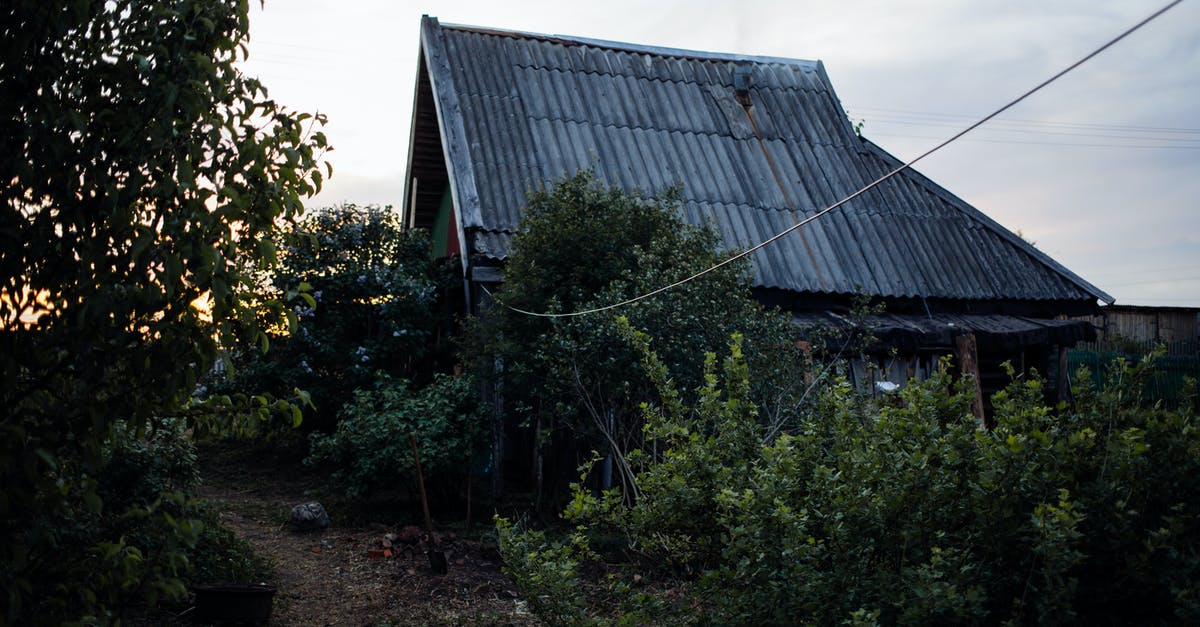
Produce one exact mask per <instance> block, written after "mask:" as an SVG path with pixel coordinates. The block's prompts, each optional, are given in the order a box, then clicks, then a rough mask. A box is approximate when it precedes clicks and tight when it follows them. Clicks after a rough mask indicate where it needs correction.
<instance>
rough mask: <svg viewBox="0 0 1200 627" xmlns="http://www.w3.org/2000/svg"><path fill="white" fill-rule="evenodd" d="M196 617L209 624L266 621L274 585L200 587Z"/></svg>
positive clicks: (234, 584) (218, 584)
mask: <svg viewBox="0 0 1200 627" xmlns="http://www.w3.org/2000/svg"><path fill="white" fill-rule="evenodd" d="M192 589H193V591H195V593H196V614H198V615H199V616H200V617H201V618H203V619H206V620H212V621H238V622H260V621H261V622H266V621H267V620H269V619H270V618H271V606H272V603H273V602H274V599H275V586H269V585H267V584H265V583H216V584H200V585H197V586H195V587H193V588H192Z"/></svg>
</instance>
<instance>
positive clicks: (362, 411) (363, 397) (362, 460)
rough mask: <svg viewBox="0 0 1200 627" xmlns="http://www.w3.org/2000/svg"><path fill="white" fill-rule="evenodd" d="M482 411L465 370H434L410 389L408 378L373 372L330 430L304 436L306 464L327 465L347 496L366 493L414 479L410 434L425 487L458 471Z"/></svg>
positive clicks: (476, 435)
mask: <svg viewBox="0 0 1200 627" xmlns="http://www.w3.org/2000/svg"><path fill="white" fill-rule="evenodd" d="M483 418H484V412H483V408H482V407H481V405H480V403H479V398H478V392H477V386H476V384H475V383H474V380H473V379H472V378H471V377H466V376H461V377H453V376H449V375H440V374H439V375H436V376H435V377H434V380H433V382H432V383H430V384H429V385H427V386H425V387H424V388H421V389H413V388H412V387H411V385H410V384H409V382H408V381H405V380H402V379H392V378H390V377H387V376H385V375H381V376H379V378H378V379H377V380H376V382H375V385H374V387H372V388H370V389H364V390H358V391H356V392H355V393H354V398H353V400H351V401H350V402H349V403H347V404H346V406H345V407H343V408H342V412H341V414H340V416H339V422H338V427H337V430H336V431H335V432H334V433H332V434H330V435H322V434H317V433H314V434H312V435H311V436H310V438H311V445H312V452H311V454H310V455H309V457H308V458H307V459H306V460H305V463H306V464H308V465H312V466H325V467H329V468H332V469H333V472H332V475H331V477H332V479H333V480H334V482H335V483H337V484H339V485H340V486H341V487H343V488H345V490H346V491H347V492H348V493H349V494H350V495H351V496H366V495H369V494H371V493H372V492H375V491H378V490H380V489H383V488H387V487H395V486H396V484H397V483H398V482H405V481H406V480H408V482H409V485H415V479H416V472H415V470H414V467H413V457H412V445H411V443H410V440H409V434H415V435H416V438H417V447H418V449H419V451H420V454H421V469H422V471H423V472H424V474H425V477H426V481H427V483H429V484H430V485H432V486H435V487H436V486H438V485H439V483H440V484H441V485H446V484H447V483H452V484H453V485H458V483H457V482H458V481H461V480H462V477H463V476H464V473H463V471H462V470H463V468H465V467H466V464H467V462H468V461H469V460H470V459H471V455H472V451H473V450H474V449H475V448H476V447H478V446H479V445H480V444H481V443H482V437H481V431H480V429H481V428H482V425H483Z"/></svg>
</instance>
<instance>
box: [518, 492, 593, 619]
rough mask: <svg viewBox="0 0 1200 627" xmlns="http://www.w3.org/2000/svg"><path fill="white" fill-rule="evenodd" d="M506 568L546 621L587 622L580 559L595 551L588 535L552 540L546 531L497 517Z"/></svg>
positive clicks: (522, 592)
mask: <svg viewBox="0 0 1200 627" xmlns="http://www.w3.org/2000/svg"><path fill="white" fill-rule="evenodd" d="M495 522H496V532H497V534H498V536H499V541H500V557H501V558H502V559H503V560H504V567H503V571H504V573H505V574H506V575H509V576H510V577H512V578H513V581H514V582H515V583H516V584H517V589H519V590H520V591H521V594H522V595H523V596H524V598H525V599H526V600H527V601H528V602H529V604H530V605H531V606H532V609H533V611H534V612H536V613H537V615H538V617H539V618H541V619H542V620H544V621H546V622H547V623H550V624H551V625H585V624H591V623H593V622H595V621H592V620H591V619H590V617H589V616H588V609H587V605H586V603H585V599H584V598H583V596H582V595H581V594H580V587H581V585H582V583H581V581H580V578H579V563H580V560H581V559H583V558H584V557H586V556H587V555H589V554H590V553H591V551H590V549H589V548H588V545H587V538H586V537H584V535H583V534H581V533H574V534H571V536H570V537H569V538H568V539H567V541H565V542H557V543H556V542H550V541H548V540H547V539H546V534H545V532H544V531H537V530H532V529H522V528H520V527H519V526H515V525H513V524H512V522H510V521H509V520H507V519H504V518H501V517H499V516H497V517H496V519H495Z"/></svg>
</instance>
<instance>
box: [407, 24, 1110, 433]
mask: <svg viewBox="0 0 1200 627" xmlns="http://www.w3.org/2000/svg"><path fill="white" fill-rule="evenodd" d="M417 77H418V78H417V83H416V92H415V105H414V112H413V119H412V135H411V137H412V139H411V143H410V145H409V161H408V163H409V166H408V173H407V178H406V194H405V196H406V198H405V201H406V202H405V206H404V211H405V219H406V220H407V223H408V224H409V225H410V226H414V227H424V228H429V229H432V230H433V232H434V235H435V239H436V243H435V249H436V252H437V253H438V254H446V255H458V256H459V258H460V259H461V262H462V271H463V280H464V288H465V296H466V300H467V307H468V308H469V309H470V310H472V311H476V310H478V308H479V307H480V306H481V305H480V303H481V300H485V299H487V292H485V291H484V290H483V289H482V288H484V287H488V288H491V287H494V286H493V284H497V283H499V282H501V281H502V280H503V269H504V261H505V258H506V255H507V251H508V247H509V243H510V242H511V240H512V237H513V233H514V232H515V231H516V229H517V225H518V221H519V220H520V217H521V208H522V206H523V205H524V201H525V197H526V190H528V189H531V188H540V187H542V186H544V185H546V184H547V182H548V181H552V180H555V179H560V178H562V177H564V176H567V175H571V174H574V173H575V172H576V171H578V170H580V169H584V168H592V169H593V170H594V171H595V173H596V174H597V176H598V177H599V178H600V179H601V180H603V181H605V182H606V183H608V184H610V185H615V186H619V187H623V188H625V189H628V190H641V191H642V192H643V193H654V192H656V191H658V190H663V189H665V188H667V187H668V186H671V185H673V184H676V183H681V184H682V207H681V210H682V212H683V215H684V218H685V219H686V220H687V221H688V222H690V223H693V224H700V223H703V222H709V223H711V224H713V225H714V226H715V227H716V228H717V229H718V230H719V232H720V234H721V236H722V238H723V241H724V244H725V245H726V246H728V247H730V248H745V247H749V246H752V245H755V244H757V243H759V242H762V241H764V240H766V239H767V238H769V237H771V236H772V235H774V234H776V233H779V232H780V231H783V230H784V229H786V228H788V227H789V226H792V225H794V224H795V223H796V221H798V220H802V219H804V218H805V217H808V216H811V215H813V214H814V213H816V212H817V211H819V210H821V209H823V208H825V207H826V206H828V205H831V204H833V203H835V202H837V201H839V200H841V199H842V198H844V197H846V196H848V195H849V194H851V193H853V192H855V191H856V190H858V189H860V188H861V187H863V186H864V185H866V184H867V183H869V182H871V181H873V180H875V179H876V178H878V177H880V176H882V175H884V174H886V173H887V172H889V171H891V170H892V169H894V168H896V167H897V166H899V165H901V164H900V162H899V161H898V160H897V159H896V158H894V157H893V156H892V155H890V154H888V153H887V152H886V151H884V150H883V149H881V148H880V147H879V146H877V145H875V144H874V143H872V142H871V141H870V140H868V139H866V138H864V137H861V136H860V135H859V134H858V133H856V131H855V129H854V127H853V126H852V124H851V123H850V121H849V120H848V118H847V116H846V113H845V112H844V110H843V109H842V106H841V104H840V103H839V102H838V99H837V96H836V94H835V93H834V91H833V87H832V84H831V82H830V79H829V76H828V75H827V74H826V72H825V68H824V66H823V65H822V63H821V62H819V61H802V60H796V59H784V58H774V57H758V56H743V55H736V54H721V53H712V52H699V51H690V50H676V49H667V48H657V47H651V46H641V45H634V44H626V43H616V42H610V41H597V40H592V39H583V38H578V37H563V36H558V35H540V34H535V33H525V32H512V31H503V30H495V29H489V28H477V27H472V26H457V25H455V26H451V25H447V24H441V23H439V22H438V20H437V19H436V18H431V17H424V18H422V21H421V46H420V54H419V58H418V72H417ZM751 265H752V267H753V271H754V280H755V293H756V295H757V296H758V298H760V299H761V300H762V301H763V302H764V303H767V304H771V305H778V306H780V307H782V308H784V309H786V310H788V311H791V312H793V314H794V316H795V320H796V323H797V324H798V325H799V326H801V327H805V328H811V327H815V326H832V327H835V328H838V327H844V326H845V325H847V324H848V322H847V318H846V315H845V314H846V312H847V311H848V310H849V309H850V304H851V302H852V300H853V298H854V296H855V294H858V293H866V294H869V295H871V296H874V297H876V298H878V299H881V300H882V301H883V302H884V303H885V304H886V307H887V310H886V313H884V314H882V315H879V316H873V317H871V318H870V319H869V320H868V322H869V323H870V324H871V325H872V326H873V327H874V328H875V330H876V333H875V335H876V336H877V337H878V338H879V339H880V342H879V343H878V344H876V345H875V346H873V347H872V348H871V353H872V356H871V357H869V358H868V359H867V360H865V361H864V362H862V363H860V364H859V367H858V368H857V369H856V370H855V374H856V376H857V377H858V378H859V379H861V380H862V381H861V382H862V383H863V384H864V387H871V388H873V387H874V386H873V385H871V384H872V383H873V382H874V381H875V380H876V379H878V378H880V377H886V378H889V379H890V380H893V381H904V380H907V377H908V376H910V375H916V376H920V375H921V374H923V373H924V372H927V371H928V370H929V369H931V368H933V367H936V363H937V357H938V356H940V355H942V354H945V353H946V352H951V351H953V352H957V353H958V354H959V357H960V361H964V362H971V363H968V364H967V365H968V367H969V368H970V369H971V370H972V371H974V372H976V373H977V374H979V375H980V376H978V377H977V378H976V379H977V380H981V381H982V382H983V384H984V388H985V389H986V388H988V387H995V386H996V385H997V384H998V383H997V379H996V375H997V373H999V372H1001V370H1000V368H999V364H1000V362H1002V361H1006V360H1007V361H1011V362H1012V363H1014V364H1016V365H1018V367H1021V368H1023V367H1025V366H1029V365H1038V366H1041V367H1042V368H1043V371H1045V370H1050V371H1053V370H1054V369H1055V368H1056V367H1057V366H1058V364H1059V363H1060V362H1061V359H1063V358H1064V357H1063V355H1065V350H1063V349H1064V348H1065V347H1069V346H1072V345H1074V344H1075V343H1076V342H1077V341H1080V340H1084V339H1089V338H1091V337H1092V334H1093V330H1092V327H1091V325H1089V324H1087V323H1086V322H1083V321H1079V320H1069V319H1065V317H1066V316H1070V315H1086V314H1090V313H1092V312H1093V311H1094V310H1095V308H1096V304H1097V300H1098V299H1099V300H1101V301H1105V302H1109V303H1111V302H1112V301H1113V299H1112V297H1110V296H1109V295H1108V294H1105V293H1104V292H1103V291H1101V290H1100V289H1098V288H1096V287H1095V286H1094V285H1092V284H1090V283H1088V282H1087V281H1085V280H1083V279H1082V278H1080V277H1079V276H1078V275H1076V274H1074V273H1073V272H1071V271H1070V270H1068V269H1067V268H1065V267H1063V266H1062V265H1061V264H1059V263H1057V262H1056V261H1054V260H1053V259H1051V258H1050V257H1049V256H1047V255H1046V254H1044V253H1042V252H1041V251H1039V250H1038V249H1036V248H1034V247H1033V246H1032V245H1030V244H1029V243H1027V242H1025V241H1024V240H1022V239H1021V238H1020V237H1018V236H1017V235H1015V234H1013V233H1011V232H1010V231H1008V230H1007V229H1005V228H1004V227H1002V226H1000V225H999V224H998V223H996V222H995V221H993V220H992V219H990V218H988V217H987V216H986V215H984V214H983V213H981V212H980V211H978V210H976V209H975V208H974V207H972V206H970V205H969V204H967V203H966V202H964V201H963V200H962V199H960V198H958V197H956V196H954V195H953V194H951V193H950V192H948V191H947V190H945V189H943V188H942V187H940V186H939V185H937V184H936V183H934V182H933V181H931V180H929V179H927V178H926V177H924V176H922V175H921V174H919V173H917V172H915V171H912V170H907V171H905V172H903V173H902V174H900V175H898V176H896V177H893V178H892V179H890V180H888V181H886V182H885V183H883V184H881V185H879V186H878V187H876V188H874V189H873V190H871V191H869V192H867V193H866V194H863V195H862V196H859V197H858V198H856V199H855V200H853V201H851V202H849V203H847V204H846V205H844V206H842V207H840V208H839V209H837V210H835V211H833V212H831V213H830V214H828V215H826V216H824V217H823V218H821V219H819V220H816V221H814V222H813V223H811V224H809V225H807V226H805V227H804V228H802V229H800V230H798V231H796V232H794V233H792V234H789V235H788V236H786V237H784V238H782V239H781V240H779V241H778V242H776V243H774V244H772V245H771V246H768V247H766V248H763V249H762V250H759V251H758V252H756V253H754V254H753V255H752V256H751ZM491 291H494V290H491ZM893 348H894V349H896V350H895V351H893V350H891V349H893ZM982 411H983V409H982V406H981V407H979V413H980V415H981V416H982Z"/></svg>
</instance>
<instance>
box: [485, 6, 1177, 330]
mask: <svg viewBox="0 0 1200 627" xmlns="http://www.w3.org/2000/svg"><path fill="white" fill-rule="evenodd" d="M1180 2H1183V0H1173V1H1172V2H1169V3H1167V5H1166V6H1164V7H1162V8H1161V9H1159V10H1157V11H1155V12H1154V13H1152V14H1150V15H1149V16H1148V17H1146V18H1145V19H1143V20H1141V21H1140V22H1138V23H1136V24H1134V25H1133V26H1131V27H1129V28H1128V29H1126V30H1125V31H1124V32H1122V33H1121V34H1119V35H1117V36H1116V37H1113V38H1112V39H1110V40H1108V42H1106V43H1104V44H1103V45H1101V46H1100V47H1098V48H1096V49H1095V50H1093V51H1091V52H1089V53H1088V54H1087V55H1085V56H1084V57H1083V58H1081V59H1079V60H1078V61H1076V62H1074V63H1072V64H1071V65H1068V66H1067V67H1065V68H1063V69H1062V70H1059V71H1058V72H1057V73H1056V74H1054V75H1053V76H1051V77H1050V78H1047V79H1046V80H1044V81H1042V82H1041V83H1038V84H1037V85H1035V86H1034V87H1033V88H1031V89H1029V90H1028V91H1026V92H1025V93H1023V94H1021V95H1020V96H1017V97H1016V98H1014V99H1012V100H1010V101H1009V102H1008V104H1005V105H1004V106H1002V107H1000V108H999V109H996V110H995V111H993V112H991V113H989V114H988V115H986V116H984V117H983V118H980V119H979V120H977V121H976V122H974V123H972V124H971V125H970V126H968V127H966V128H964V129H963V130H961V131H959V132H957V133H955V134H954V135H952V136H950V138H949V139H946V140H943V141H942V142H941V143H939V144H937V145H936V146H934V147H933V148H930V149H929V150H926V151H925V152H923V153H921V154H920V155H918V156H917V157H916V158H914V159H912V160H911V161H909V162H907V163H905V164H903V165H901V166H899V167H897V168H895V169H894V170H892V171H890V172H888V173H887V174H884V175H883V176H881V177H879V178H877V179H875V180H874V181H872V182H871V183H869V184H868V185H866V186H864V187H862V188H860V189H859V190H858V191H856V192H854V193H853V194H850V195H849V196H846V197H845V198H843V199H841V200H839V201H837V202H836V203H834V204H832V205H829V206H828V207H826V208H824V209H822V210H820V211H818V212H817V213H814V214H813V215H811V216H809V217H807V218H805V219H803V220H800V221H798V222H796V224H794V225H792V226H790V227H788V228H786V229H784V230H782V231H780V232H779V233H776V234H775V235H772V236H771V237H770V238H768V239H766V240H764V241H762V242H760V243H758V244H755V245H754V246H751V247H750V248H747V249H746V250H743V251H742V252H740V253H737V254H736V255H733V256H731V257H729V258H727V259H725V260H724V261H721V262H718V263H716V264H714V265H712V266H709V267H708V268H705V269H704V270H701V271H700V272H697V273H695V274H693V275H691V276H688V277H686V278H683V279H680V280H678V281H675V282H674V283H671V284H668V285H664V286H662V287H660V288H658V289H655V290H651V291H649V292H646V293H644V294H640V295H638V296H634V297H632V298H627V299H625V300H622V301H620V302H616V303H612V304H610V305H604V306H601V307H592V308H590V309H583V310H580V311H572V312H567V313H548V312H538V311H528V310H526V309H521V308H519V307H513V306H512V305H507V304H505V303H504V302H503V301H501V300H499V299H497V302H499V303H500V304H501V305H503V306H504V307H506V308H508V309H511V310H512V311H515V312H517V313H520V314H525V315H527V316H535V317H539V318H574V317H578V316H585V315H588V314H593V313H600V312H604V311H610V310H613V309H617V308H620V307H625V306H628V305H632V304H633V303H636V302H638V301H641V300H645V299H647V298H651V297H653V296H657V295H659V294H662V293H663V292H666V291H669V290H672V289H675V288H677V287H679V286H681V285H685V284H687V283H690V282H692V281H695V280H696V279H699V278H700V277H703V276H705V275H707V274H709V273H711V272H714V271H716V270H718V269H720V268H723V267H725V266H727V265H729V264H731V263H733V262H735V261H738V260H739V259H743V258H745V257H747V256H749V255H751V254H753V253H754V252H756V251H759V250H762V249H763V248H766V247H767V246H770V245H771V244H773V243H775V242H776V241H778V240H780V239H782V238H783V237H784V236H786V235H787V234H789V233H791V232H792V231H796V230H798V229H801V228H803V227H804V226H805V225H807V224H808V223H810V222H813V221H815V220H817V219H820V218H821V217H822V216H824V215H825V214H827V213H829V212H831V211H833V210H834V209H837V208H838V207H841V206H842V205H844V204H846V203H848V202H850V201H851V200H854V199H855V198H858V197H859V196H861V195H863V194H865V193H866V192H867V191H869V190H871V189H874V188H875V187H877V186H878V185H879V184H881V183H883V182H884V181H887V180H888V179H890V178H892V177H894V176H896V175H897V174H899V173H901V172H903V171H905V170H907V169H909V168H911V167H912V166H913V165H914V164H916V163H917V162H919V161H921V160H922V159H924V158H925V157H928V156H929V155H932V154H933V153H935V152H937V151H939V150H941V149H942V148H945V147H946V146H949V145H950V144H952V143H954V142H955V141H957V140H958V139H959V138H961V137H962V136H963V135H966V134H967V133H970V132H971V131H973V130H975V129H977V128H979V127H980V126H983V125H984V124H986V123H988V122H989V121H991V120H992V119H993V118H995V117H996V116H998V115H1000V114H1002V113H1004V112H1005V111H1008V110H1009V109H1011V108H1013V107H1014V106H1016V105H1017V104H1018V103H1020V102H1022V101H1024V100H1025V99H1026V98H1029V97H1030V96H1032V95H1033V94H1035V93H1037V92H1039V91H1041V90H1042V89H1044V88H1045V87H1046V86H1048V85H1050V84H1051V83H1053V82H1055V81H1057V80H1058V79H1060V78H1062V77H1063V76H1066V75H1067V74H1068V73H1069V72H1071V71H1072V70H1074V69H1076V68H1078V67H1079V66H1081V65H1083V64H1084V63H1087V62H1088V61H1090V60H1092V58H1094V57H1095V56H1096V55H1098V54H1100V53H1101V52H1104V51H1105V50H1108V49H1109V48H1111V47H1112V46H1113V45H1115V44H1116V43H1117V42H1119V41H1121V40H1122V39H1125V38H1126V37H1128V36H1129V35H1131V34H1133V33H1134V32H1135V31H1137V30H1138V29H1140V28H1142V27H1143V26H1145V25H1146V24H1149V23H1150V22H1152V21H1154V20H1155V19H1156V18H1158V17H1159V16H1160V15H1162V14H1163V13H1166V12H1167V11H1169V10H1171V9H1172V8H1174V7H1175V5H1177V4H1179V3H1180ZM485 289H486V288H485ZM488 293H489V294H490V293H491V292H488ZM493 298H495V297H494V296H493Z"/></svg>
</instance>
